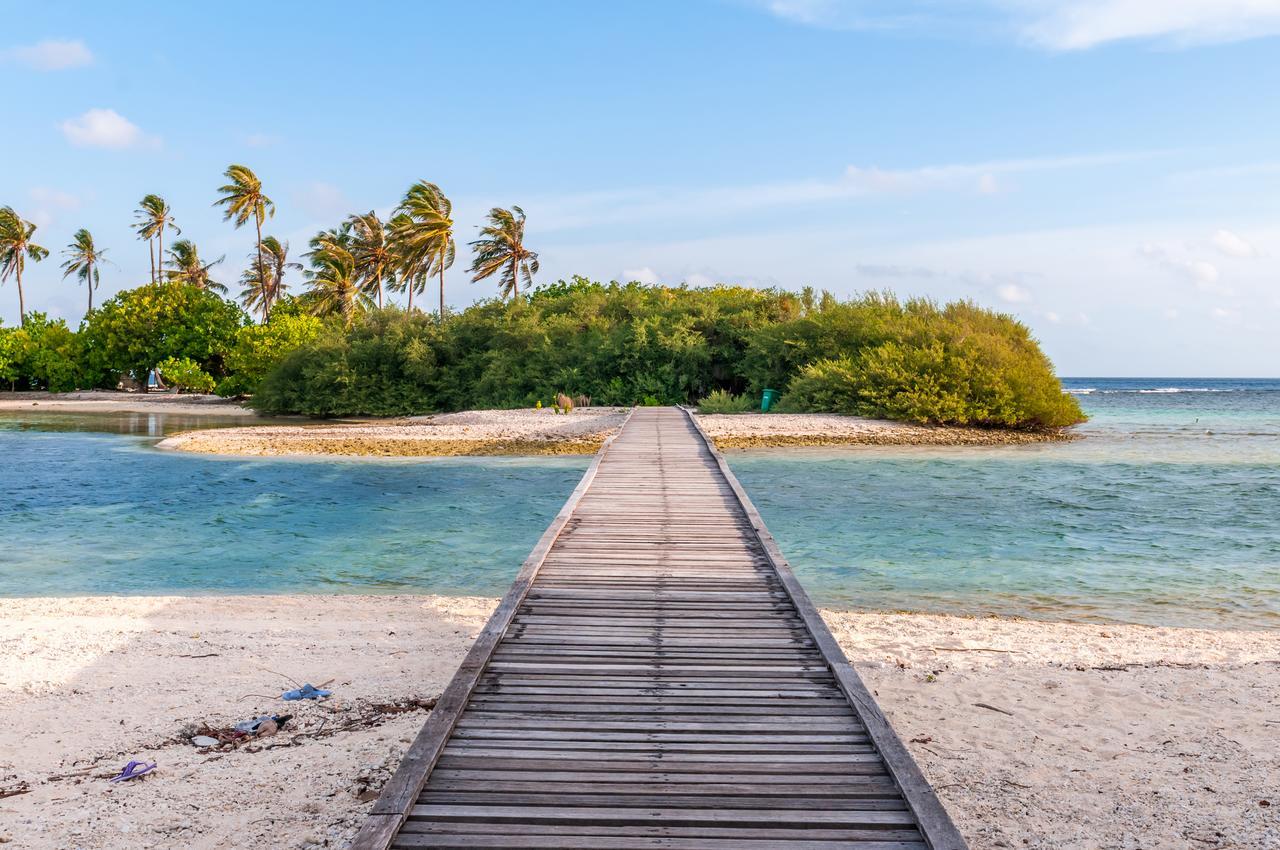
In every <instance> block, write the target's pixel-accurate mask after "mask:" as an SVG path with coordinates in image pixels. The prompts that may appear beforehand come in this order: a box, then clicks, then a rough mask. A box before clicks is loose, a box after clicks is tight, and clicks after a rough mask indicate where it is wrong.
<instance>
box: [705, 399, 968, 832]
mask: <svg viewBox="0 0 1280 850" xmlns="http://www.w3.org/2000/svg"><path fill="white" fill-rule="evenodd" d="M680 409H681V410H682V411H683V412H684V414H685V416H687V417H688V419H689V423H690V424H691V425H692V426H693V427H694V428H695V429H697V431H698V433H699V434H700V435H701V436H702V439H703V440H704V441H705V443H706V445H707V449H708V450H709V451H710V452H711V455H712V457H714V458H715V461H716V464H717V465H718V466H719V468H720V473H721V474H722V475H723V476H724V479H725V481H727V482H728V483H729V486H730V487H731V488H732V489H733V492H734V495H735V496H737V499H738V502H739V504H741V506H742V509H743V511H744V512H745V513H746V515H747V517H748V519H749V520H750V521H751V527H752V528H753V529H754V530H755V533H756V537H757V538H758V539H759V540H760V543H761V545H762V546H763V547H764V551H765V555H766V556H767V557H768V558H769V561H770V562H771V563H772V564H773V568H774V570H776V571H777V573H778V577H779V579H780V580H781V581H782V584H783V587H785V588H786V589H787V593H788V594H790V596H791V599H792V601H793V602H795V606H796V610H797V611H798V612H799V613H800V616H801V617H802V618H803V619H804V621H805V625H806V626H807V627H808V629H809V632H810V634H812V635H813V639H814V641H815V642H816V643H817V644H818V647H819V648H820V649H821V650H822V654H823V655H825V656H826V657H827V660H828V662H829V663H830V664H831V672H832V673H833V674H834V675H835V677H836V681H837V682H838V683H839V685H840V689H841V690H842V691H844V694H845V696H847V697H848V698H849V704H850V705H852V706H853V709H854V711H856V712H857V713H858V717H859V718H860V719H861V720H862V722H863V723H864V724H865V725H866V727H867V731H868V732H869V733H870V734H871V737H872V740H873V741H875V743H876V747H877V748H878V749H879V750H880V752H881V754H882V755H883V756H884V759H885V764H886V766H887V767H888V769H889V774H890V775H891V776H893V778H894V780H895V781H896V782H897V783H898V786H899V787H900V788H901V789H902V795H903V797H905V798H906V800H907V803H908V805H910V806H911V810H912V811H913V812H914V813H915V815H916V817H917V819H918V820H919V826H920V831H921V832H922V833H923V834H924V837H925V841H926V842H928V844H929V847H930V848H931V850H967V847H968V845H967V844H966V843H965V840H964V838H963V837H962V836H961V835H960V830H958V829H957V828H956V826H955V823H954V822H953V821H952V820H951V816H950V815H949V814H947V810H946V808H945V807H944V806H943V805H942V801H941V800H939V799H938V795H937V793H936V792H934V790H933V786H932V785H930V784H929V781H928V780H927V779H925V777H924V774H923V773H922V772H921V771H920V767H919V765H917V764H916V761H915V759H914V758H912V757H911V753H910V752H908V751H907V748H906V746H905V745H904V744H903V743H902V739H900V738H899V737H898V733H897V732H895V731H894V729H893V726H892V725H891V724H890V723H889V721H888V719H887V718H886V717H885V716H884V713H883V712H882V711H881V710H880V706H879V705H878V704H877V703H876V700H875V697H873V696H872V695H871V691H869V690H868V689H867V686H866V685H865V684H864V683H863V681H862V677H861V676H859V675H858V673H857V671H856V670H854V669H853V665H852V664H850V663H849V660H848V659H847V658H846V657H845V655H844V650H842V649H841V648H840V644H839V643H838V642H837V641H836V639H835V636H834V635H832V634H831V630H830V629H828V628H827V624H826V622H824V621H823V619H822V615H821V614H820V613H819V612H818V609H817V607H816V606H814V604H813V602H812V601H811V600H810V599H809V594H808V593H806V592H805V590H804V588H803V587H802V586H801V584H800V582H799V581H798V580H797V579H796V577H795V573H793V572H792V570H791V565H790V564H789V563H788V562H787V559H786V558H785V557H783V555H782V550H781V549H780V548H779V547H778V544H777V541H775V540H774V538H773V535H772V534H770V533H769V529H768V527H767V526H766V525H765V524H764V520H763V519H762V518H761V517H760V512H759V511H757V510H756V507H755V505H753V504H752V503H751V499H750V497H748V496H747V492H746V490H744V489H743V488H742V485H741V484H740V483H738V479H737V477H736V476H735V475H734V474H733V471H732V470H730V469H729V464H728V463H727V462H726V461H725V459H724V455H722V454H721V453H720V451H719V450H718V449H717V448H716V447H715V443H714V442H713V441H712V440H711V438H710V437H708V436H707V434H706V432H705V431H703V430H702V426H701V425H700V424H699V423H698V420H697V417H695V416H694V415H693V412H692V411H691V410H689V409H687V408H683V407H682V408H680Z"/></svg>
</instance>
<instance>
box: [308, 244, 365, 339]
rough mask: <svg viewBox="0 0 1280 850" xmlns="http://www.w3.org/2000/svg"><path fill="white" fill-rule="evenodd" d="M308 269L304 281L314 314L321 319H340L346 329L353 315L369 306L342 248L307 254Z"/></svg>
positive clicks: (352, 261) (353, 262)
mask: <svg viewBox="0 0 1280 850" xmlns="http://www.w3.org/2000/svg"><path fill="white" fill-rule="evenodd" d="M311 266H312V270H311V271H308V272H307V279H308V280H309V281H310V284H311V289H310V294H311V296H312V297H313V298H314V300H315V312H316V313H317V314H318V315H321V316H325V315H333V314H337V315H340V316H342V318H343V319H344V320H345V321H346V323H347V325H350V324H351V322H352V320H353V319H354V318H355V315H356V313H357V312H358V311H361V310H364V309H365V308H367V307H368V306H369V304H370V302H371V299H370V298H369V296H368V295H365V294H364V293H363V292H361V291H360V279H359V274H358V273H357V272H356V259H355V257H354V256H352V254H351V252H350V251H348V250H347V249H346V248H344V247H342V246H340V245H337V244H329V245H328V246H326V247H323V248H321V249H319V250H317V251H313V252H312V253H311Z"/></svg>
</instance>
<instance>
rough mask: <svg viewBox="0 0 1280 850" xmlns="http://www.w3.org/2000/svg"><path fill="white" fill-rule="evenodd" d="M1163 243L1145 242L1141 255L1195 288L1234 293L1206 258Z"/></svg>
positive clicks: (1220, 292)
mask: <svg viewBox="0 0 1280 850" xmlns="http://www.w3.org/2000/svg"><path fill="white" fill-rule="evenodd" d="M1186 250H1187V249H1185V248H1184V249H1183V250H1181V251H1180V250H1177V249H1174V248H1171V247H1168V246H1165V245H1157V244H1153V243H1147V244H1146V245H1143V246H1142V255H1143V256H1144V257H1146V258H1147V259H1149V260H1151V261H1152V262H1153V263H1155V264H1156V265H1158V266H1160V267H1162V268H1164V269H1166V270H1168V271H1170V272H1173V273H1174V274H1176V275H1178V276H1179V277H1181V278H1183V279H1185V280H1188V281H1190V282H1191V283H1193V284H1195V287H1196V289H1198V290H1200V291H1201V292H1207V293H1211V294H1213V295H1235V294H1236V293H1235V290H1234V289H1233V288H1232V287H1231V286H1228V285H1227V284H1224V283H1222V280H1221V279H1222V273H1221V272H1220V271H1219V270H1218V267H1217V266H1215V265H1214V264H1213V263H1211V262H1209V261H1208V260H1202V259H1199V258H1197V257H1194V256H1189V255H1187V253H1186Z"/></svg>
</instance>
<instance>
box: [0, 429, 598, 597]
mask: <svg viewBox="0 0 1280 850" xmlns="http://www.w3.org/2000/svg"><path fill="white" fill-rule="evenodd" d="M156 416H160V415H159V414H148V417H150V419H149V420H148V421H147V422H145V423H143V427H145V428H146V432H145V435H128V434H122V433H94V432H89V431H67V430H65V429H66V427H67V423H66V422H64V421H62V420H61V415H60V417H59V420H58V421H57V422H55V423H53V424H54V425H55V426H56V427H58V428H59V429H61V430H59V431H47V430H33V426H32V424H31V423H30V422H28V423H25V424H22V425H19V424H18V423H17V422H16V420H15V418H13V417H5V418H3V419H0V458H5V459H6V460H5V463H4V465H3V467H0V494H3V495H2V497H0V540H2V541H3V546H0V596H42V595H72V594H168V593H179V594H187V593H311V592H317V593H349V592H366V593H367V592H374V593H376V592H392V591H417V592H423V591H426V592H431V593H442V594H455V595H472V594H475V595H486V596H495V595H500V594H501V593H503V592H505V590H506V588H507V585H508V584H509V583H510V582H511V578H512V576H513V575H514V574H515V572H516V570H517V569H518V567H519V565H520V563H521V562H522V561H523V560H524V558H525V556H526V555H527V554H528V553H529V550H530V549H531V548H532V547H533V544H534V543H535V542H536V541H537V539H538V537H539V536H540V535H541V534H542V531H543V529H545V528H546V526H547V524H548V523H549V522H550V521H551V519H552V517H554V516H555V514H556V512H557V511H559V509H560V506H561V504H563V503H564V500H565V499H566V498H567V497H568V495H569V493H570V491H571V490H572V489H573V487H574V486H575V485H576V484H577V482H578V479H579V478H581V476H582V472H583V470H584V469H585V468H586V466H587V462H588V459H586V458H575V457H570V458H537V459H526V458H428V459H422V460H412V461H379V460H358V461H356V460H352V461H341V460H339V461H335V460H286V459H263V460H258V459H252V460H248V459H232V458H217V457H209V456H205V455H187V454H180V453H176V452H163V451H157V450H155V449H153V448H151V446H152V445H153V444H154V442H155V438H156V437H159V436H162V435H164V434H166V433H172V432H173V431H174V430H181V429H182V428H188V427H191V423H190V422H185V421H178V420H174V419H166V420H164V421H160V422H157V421H154V417H156ZM96 418H98V417H95V419H96ZM105 418H106V419H107V420H109V421H106V422H102V421H98V422H91V423H89V424H91V425H92V426H93V427H95V428H97V429H102V430H106V431H117V432H118V431H127V430H128V424H127V421H126V420H125V419H124V418H115V417H112V416H107V417H105ZM184 419H185V417H184ZM48 424H49V423H47V422H45V421H43V420H42V421H41V422H40V423H39V424H38V427H40V428H44V427H46V426H47V425H48ZM197 424H199V425H200V426H201V427H214V426H216V425H219V424H234V423H231V422H227V421H226V420H223V419H219V420H208V421H203V422H199V423H197Z"/></svg>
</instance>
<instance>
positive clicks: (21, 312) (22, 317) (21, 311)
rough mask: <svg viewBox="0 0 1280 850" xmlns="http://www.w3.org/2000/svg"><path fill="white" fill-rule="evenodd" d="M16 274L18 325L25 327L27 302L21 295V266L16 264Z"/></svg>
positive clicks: (19, 259) (20, 259)
mask: <svg viewBox="0 0 1280 850" xmlns="http://www.w3.org/2000/svg"><path fill="white" fill-rule="evenodd" d="M18 262H19V263H21V262H22V258H21V257H19V258H18ZM14 271H15V272H17V274H18V326H19V327H26V324H27V302H26V299H25V298H23V297H22V266H21V265H18V266H17V267H16V268H15V269H14Z"/></svg>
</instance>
